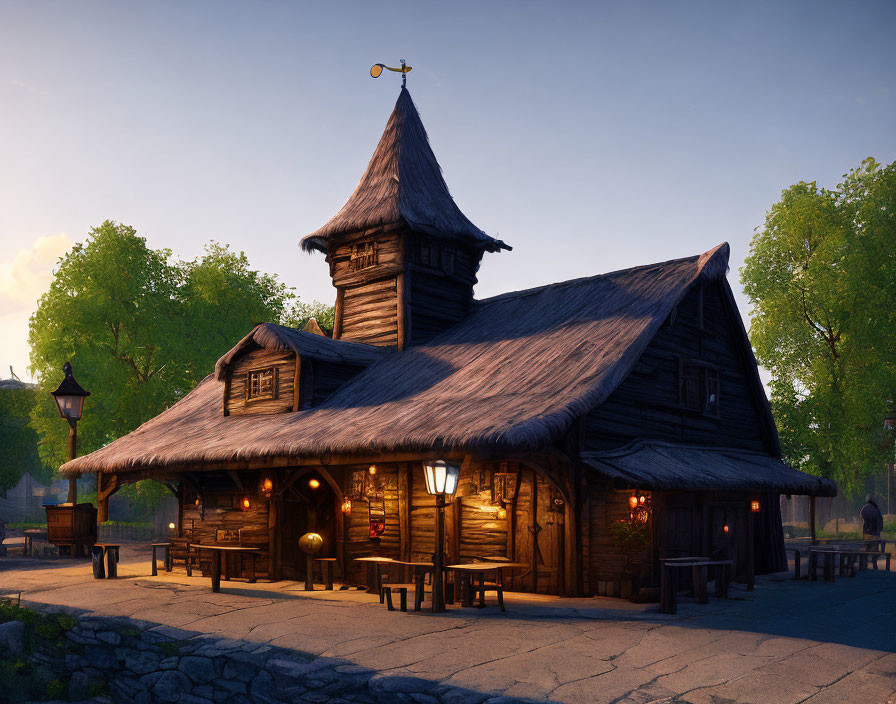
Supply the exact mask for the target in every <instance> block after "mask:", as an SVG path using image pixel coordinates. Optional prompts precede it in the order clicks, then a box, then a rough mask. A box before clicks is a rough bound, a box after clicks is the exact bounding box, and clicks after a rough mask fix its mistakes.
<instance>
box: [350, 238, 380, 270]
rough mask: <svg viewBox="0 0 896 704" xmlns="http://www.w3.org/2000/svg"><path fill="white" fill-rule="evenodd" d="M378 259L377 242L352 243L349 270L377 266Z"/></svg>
mask: <svg viewBox="0 0 896 704" xmlns="http://www.w3.org/2000/svg"><path fill="white" fill-rule="evenodd" d="M377 261H378V257H377V248H376V242H359V243H358V244H353V245H352V251H351V254H350V255H349V260H348V270H349V271H360V270H361V269H367V268H369V267H372V266H376V264H377Z"/></svg>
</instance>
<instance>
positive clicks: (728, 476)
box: [582, 440, 837, 496]
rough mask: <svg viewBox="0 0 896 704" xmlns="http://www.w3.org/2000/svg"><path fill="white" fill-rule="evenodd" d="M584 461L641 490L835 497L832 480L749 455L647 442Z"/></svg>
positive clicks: (586, 456)
mask: <svg viewBox="0 0 896 704" xmlns="http://www.w3.org/2000/svg"><path fill="white" fill-rule="evenodd" d="M582 460H583V461H584V462H585V464H587V465H588V466H589V467H591V469H593V470H594V471H596V472H597V473H599V474H601V475H603V476H604V477H606V478H607V479H611V480H614V481H615V482H617V483H621V484H623V485H625V486H631V487H638V488H641V489H656V490H661V491H670V490H683V491H699V490H709V489H731V490H741V491H757V492H759V491H772V492H776V493H780V494H800V495H806V494H808V495H810V496H836V495H837V487H836V485H835V484H834V482H832V481H831V480H830V479H822V478H821V477H815V476H813V475H811V474H806V473H804V472H800V471H798V470H796V469H793V468H792V467H789V466H788V465H786V464H784V463H783V462H781V460H777V459H775V458H773V457H770V456H769V455H766V454H762V453H759V452H749V451H747V450H734V449H731V448H720V447H699V446H695V445H678V444H674V443H668V442H660V441H651V440H647V441H639V442H635V443H632V444H631V445H628V446H626V447H623V448H621V449H617V450H610V451H606V452H583V453H582Z"/></svg>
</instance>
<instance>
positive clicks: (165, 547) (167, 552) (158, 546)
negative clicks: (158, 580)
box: [152, 543, 171, 577]
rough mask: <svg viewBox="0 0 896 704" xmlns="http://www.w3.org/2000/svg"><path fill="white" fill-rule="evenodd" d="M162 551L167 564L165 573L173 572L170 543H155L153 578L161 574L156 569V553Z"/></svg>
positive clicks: (153, 548)
mask: <svg viewBox="0 0 896 704" xmlns="http://www.w3.org/2000/svg"><path fill="white" fill-rule="evenodd" d="M157 550H161V551H162V559H163V560H164V562H165V571H166V572H170V571H171V546H170V544H169V543H153V544H152V576H153V577H155V576H156V575H158V574H159V571H158V569H157V567H156V561H157V558H156V551H157Z"/></svg>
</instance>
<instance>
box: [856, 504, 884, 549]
mask: <svg viewBox="0 0 896 704" xmlns="http://www.w3.org/2000/svg"><path fill="white" fill-rule="evenodd" d="M859 515H860V516H861V517H862V540H864V541H865V549H866V550H868V551H877V550H878V549H879V547H880V546H879V545H878V544H877V543H874V542H868V541H874V540H880V534H881V532H882V531H883V529H884V517H883V515H881V512H880V509H879V508H878V507H877V503H875V501H874V497H873V496H872V495H871V494H868V496H866V497H865V505H864V506H862V512H861V513H860V514H859Z"/></svg>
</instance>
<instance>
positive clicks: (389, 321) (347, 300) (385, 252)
mask: <svg viewBox="0 0 896 704" xmlns="http://www.w3.org/2000/svg"><path fill="white" fill-rule="evenodd" d="M359 245H363V246H365V247H367V246H370V247H375V251H376V264H373V265H371V266H366V267H364V268H361V269H357V268H354V267H353V265H352V248H353V247H358V246H359ZM480 259H481V253H480V252H477V251H476V250H475V249H473V248H469V247H465V246H462V245H458V244H457V243H455V242H450V241H446V240H440V239H438V238H433V237H430V236H428V235H424V234H422V233H417V232H413V231H411V230H410V229H408V228H407V226H404V225H391V226H386V227H380V228H372V229H370V230H366V231H364V232H363V233H355V234H352V235H349V236H347V237H345V238H344V239H343V241H342V242H341V243H339V244H336V245H334V246H332V249H331V251H330V252H329V253H328V255H327V260H328V262H329V263H330V275H331V276H332V279H333V285H334V286H336V288H337V301H336V322H335V330H334V336H335V337H336V338H337V339H341V340H352V341H355V342H365V343H367V344H372V345H382V346H387V347H405V346H407V345H412V344H421V343H423V342H426V341H427V340H429V339H431V338H432V337H434V336H435V335H438V334H439V333H441V332H443V331H444V330H447V329H448V328H449V327H451V326H452V325H454V324H456V323H457V322H458V321H460V320H462V319H463V318H464V317H466V316H467V315H468V314H469V312H470V308H471V306H472V303H473V286H474V285H475V284H476V271H477V269H478V267H479V261H480Z"/></svg>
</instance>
